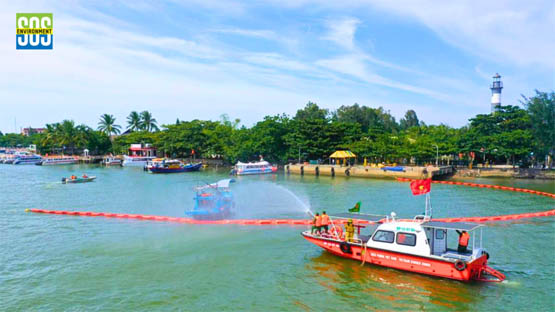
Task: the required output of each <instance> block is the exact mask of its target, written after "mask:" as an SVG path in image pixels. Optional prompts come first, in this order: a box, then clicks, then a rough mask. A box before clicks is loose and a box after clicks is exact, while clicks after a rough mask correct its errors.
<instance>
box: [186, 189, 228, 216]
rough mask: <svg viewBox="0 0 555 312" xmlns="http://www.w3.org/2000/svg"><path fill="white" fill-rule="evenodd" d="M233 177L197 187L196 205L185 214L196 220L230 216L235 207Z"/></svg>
mask: <svg viewBox="0 0 555 312" xmlns="http://www.w3.org/2000/svg"><path fill="white" fill-rule="evenodd" d="M231 182H235V180H233V179H224V180H220V181H218V182H216V183H212V184H206V185H202V186H197V187H195V193H196V194H195V198H194V199H195V206H194V207H193V209H192V210H188V211H185V214H186V215H187V216H189V217H191V218H193V219H196V220H221V219H226V218H229V217H230V216H231V215H232V214H233V213H234V211H233V210H234V209H235V201H234V199H233V194H232V193H231V191H230V187H229V185H230V183H231Z"/></svg>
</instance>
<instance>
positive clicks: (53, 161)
mask: <svg viewBox="0 0 555 312" xmlns="http://www.w3.org/2000/svg"><path fill="white" fill-rule="evenodd" d="M77 162H78V160H77V158H74V157H66V156H48V157H45V158H43V159H42V161H41V162H38V163H36V165H39V166H52V165H73V164H76V163H77Z"/></svg>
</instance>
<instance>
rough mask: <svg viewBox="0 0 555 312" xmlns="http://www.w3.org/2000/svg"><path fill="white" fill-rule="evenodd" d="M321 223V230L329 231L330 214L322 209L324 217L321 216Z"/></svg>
mask: <svg viewBox="0 0 555 312" xmlns="http://www.w3.org/2000/svg"><path fill="white" fill-rule="evenodd" d="M320 223H321V225H322V226H321V227H320V231H321V232H325V233H326V234H327V233H328V225H330V216H328V215H327V214H326V212H325V211H322V217H321V221H320Z"/></svg>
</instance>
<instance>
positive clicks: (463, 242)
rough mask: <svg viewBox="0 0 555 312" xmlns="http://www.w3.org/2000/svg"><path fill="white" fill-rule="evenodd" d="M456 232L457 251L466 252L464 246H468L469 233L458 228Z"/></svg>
mask: <svg viewBox="0 0 555 312" xmlns="http://www.w3.org/2000/svg"><path fill="white" fill-rule="evenodd" d="M457 233H459V248H458V249H457V251H458V252H460V253H466V247H468V241H469V240H470V234H468V233H467V232H466V231H462V232H460V231H458V230H457Z"/></svg>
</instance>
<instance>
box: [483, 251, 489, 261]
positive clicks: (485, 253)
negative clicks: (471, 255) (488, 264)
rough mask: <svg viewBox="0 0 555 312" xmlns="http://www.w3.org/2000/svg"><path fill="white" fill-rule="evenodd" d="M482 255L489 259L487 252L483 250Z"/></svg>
mask: <svg viewBox="0 0 555 312" xmlns="http://www.w3.org/2000/svg"><path fill="white" fill-rule="evenodd" d="M482 255H486V259H488V260H489V253H487V251H484V252H483V253H482Z"/></svg>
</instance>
